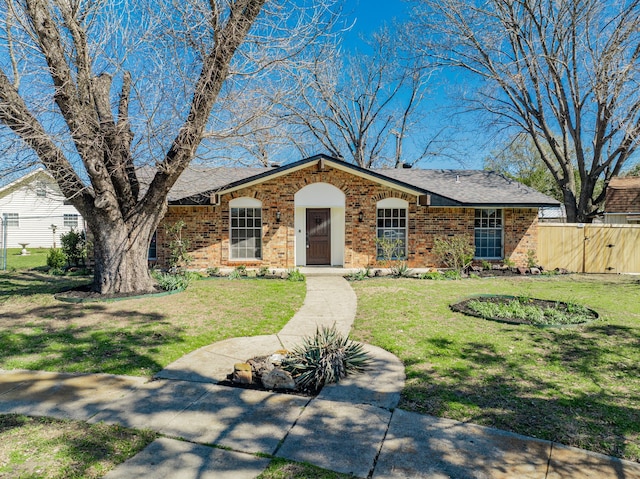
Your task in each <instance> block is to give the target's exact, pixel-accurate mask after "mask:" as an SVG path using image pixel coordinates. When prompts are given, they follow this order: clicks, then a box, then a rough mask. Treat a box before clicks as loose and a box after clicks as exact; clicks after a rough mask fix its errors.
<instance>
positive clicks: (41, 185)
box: [36, 181, 47, 198]
mask: <svg viewBox="0 0 640 479" xmlns="http://www.w3.org/2000/svg"><path fill="white" fill-rule="evenodd" d="M36 196H37V197H38V198H46V197H47V184H46V183H45V182H44V181H38V183H36Z"/></svg>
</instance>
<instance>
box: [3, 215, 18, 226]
mask: <svg viewBox="0 0 640 479" xmlns="http://www.w3.org/2000/svg"><path fill="white" fill-rule="evenodd" d="M5 220H6V225H7V226H13V227H15V228H18V227H20V214H19V213H5Z"/></svg>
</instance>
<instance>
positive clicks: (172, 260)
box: [165, 220, 193, 272]
mask: <svg viewBox="0 0 640 479" xmlns="http://www.w3.org/2000/svg"><path fill="white" fill-rule="evenodd" d="M184 227H185V222H184V221H182V220H180V221H177V222H175V223H174V224H173V225H170V226H167V227H166V228H165V232H166V233H167V236H168V237H169V238H170V240H169V270H171V271H173V272H175V271H178V270H180V269H181V268H183V267H187V266H189V264H190V263H191V262H192V261H193V256H191V255H190V254H189V248H190V246H191V244H190V242H189V240H187V239H183V238H182V230H183V229H184Z"/></svg>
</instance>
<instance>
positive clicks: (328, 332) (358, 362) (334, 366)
mask: <svg viewBox="0 0 640 479" xmlns="http://www.w3.org/2000/svg"><path fill="white" fill-rule="evenodd" d="M370 360H371V358H370V357H369V355H368V354H367V353H366V352H365V351H364V348H363V347H362V344H359V343H356V342H353V341H351V340H350V339H349V338H348V337H345V336H343V335H342V334H341V333H340V332H338V330H337V329H336V328H335V326H334V327H331V328H327V327H321V328H319V329H317V330H316V333H315V334H314V335H313V336H310V337H307V338H304V340H303V343H302V345H300V346H298V347H296V348H295V349H294V350H293V351H292V352H291V353H289V355H287V357H286V358H285V360H284V361H283V363H282V367H283V369H285V370H286V371H289V373H291V375H292V376H293V378H294V379H295V381H296V384H297V385H298V387H300V388H303V389H308V390H315V391H318V390H319V389H321V388H322V386H324V385H325V384H330V383H337V382H338V381H340V380H341V379H343V378H344V377H346V376H347V375H348V374H353V373H357V372H362V371H364V370H365V368H366V367H367V365H368V364H369V362H370Z"/></svg>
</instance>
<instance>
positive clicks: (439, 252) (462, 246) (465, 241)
mask: <svg viewBox="0 0 640 479" xmlns="http://www.w3.org/2000/svg"><path fill="white" fill-rule="evenodd" d="M431 251H432V253H433V254H434V255H435V256H436V257H437V258H438V259H439V260H440V261H441V262H442V263H444V264H445V265H447V266H448V267H449V268H453V269H454V270H456V271H458V272H459V273H462V272H464V271H465V270H466V269H467V268H468V267H469V265H470V264H471V262H472V261H473V255H474V254H475V251H476V250H475V246H474V245H473V238H472V237H471V236H470V235H468V234H464V235H457V236H451V237H447V236H443V237H438V238H435V239H434V241H433V249H432V250H431Z"/></svg>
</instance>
